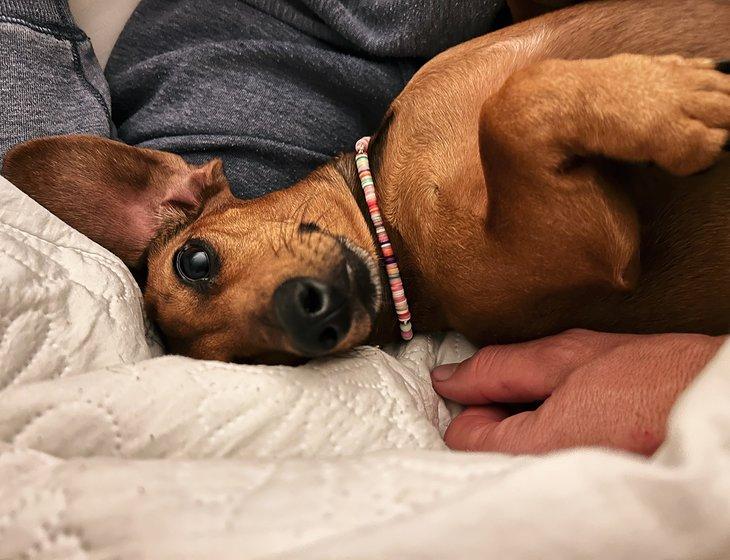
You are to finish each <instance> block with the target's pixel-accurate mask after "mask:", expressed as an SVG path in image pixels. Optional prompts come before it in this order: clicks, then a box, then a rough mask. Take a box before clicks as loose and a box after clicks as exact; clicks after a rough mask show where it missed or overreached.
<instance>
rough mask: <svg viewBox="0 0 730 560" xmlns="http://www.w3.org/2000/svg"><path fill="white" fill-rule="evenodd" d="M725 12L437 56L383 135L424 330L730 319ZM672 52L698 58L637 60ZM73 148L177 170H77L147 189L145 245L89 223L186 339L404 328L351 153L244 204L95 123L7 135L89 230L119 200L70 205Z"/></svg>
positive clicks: (188, 350) (630, 13) (538, 331)
mask: <svg viewBox="0 0 730 560" xmlns="http://www.w3.org/2000/svg"><path fill="white" fill-rule="evenodd" d="M728 28H730V4H728V3H726V2H722V1H721V0H718V1H712V0H698V1H681V0H674V1H659V0H653V1H646V2H644V1H641V2H639V1H631V0H625V1H608V2H596V3H589V4H586V5H581V6H577V7H574V8H570V9H567V10H564V11H561V12H555V13H551V14H548V15H546V16H543V17H540V18H538V19H535V20H530V21H527V22H524V23H522V24H519V25H516V26H513V27H510V28H506V29H504V30H501V31H499V32H497V33H493V34H491V35H489V36H486V37H483V38H479V39H475V40H473V41H470V42H468V43H465V44H463V45H460V46H458V47H455V48H453V49H450V50H449V51H446V52H444V53H442V54H441V55H439V56H438V57H436V58H435V59H434V60H432V61H431V62H429V63H428V64H426V65H425V66H424V67H423V68H422V69H421V70H420V71H419V72H418V73H417V74H416V76H415V77H414V78H413V79H412V81H411V82H410V83H409V84H408V86H407V87H406V88H405V90H404V91H403V93H402V94H401V95H400V96H399V97H398V98H397V99H396V100H395V101H394V103H393V104H392V106H391V108H390V110H389V112H388V114H387V115H386V119H385V121H384V125H383V128H382V129H381V130H380V131H379V132H378V133H377V134H376V135H375V136H374V138H373V140H372V142H371V146H372V148H371V150H370V157H371V162H372V166H373V172H374V177H375V181H376V191H377V194H378V197H379V201H380V206H381V210H382V213H383V217H384V219H385V223H386V228H387V230H388V232H389V233H390V237H391V240H392V241H393V246H394V249H395V253H396V255H397V257H398V258H399V261H400V265H401V270H402V274H403V278H404V283H405V288H406V292H407V296H408V298H409V301H410V303H411V308H412V312H413V322H414V328H415V330H416V331H420V332H424V331H436V330H445V329H456V330H459V331H461V332H463V333H464V334H466V335H467V336H468V337H469V338H470V339H472V340H473V341H474V342H475V343H478V344H485V343H489V342H496V341H500V342H505V341H512V340H521V339H527V338H534V337H538V336H543V335H547V334H550V333H553V332H557V331H560V330H563V329H566V328H570V327H586V328H592V329H596V330H610V331H628V332H662V331H691V332H705V333H711V334H720V333H725V332H727V330H728V318H730V282H728V279H729V278H728V277H729V276H730V220H729V219H728V217H729V215H730V166H729V164H728V159H727V157H726V156H723V155H722V149H723V145H724V144H725V143H726V142H727V138H728V132H727V129H728V127H730V95H729V94H730V78H728V77H727V76H725V75H723V74H721V73H719V72H716V71H715V70H713V64H714V63H713V62H711V61H710V60H707V59H713V60H721V59H726V58H728V57H730V36H728V34H727V29H728ZM619 53H634V55H633V56H631V55H622V56H618V57H613V55H616V54H619ZM669 54H679V55H682V56H684V57H691V58H694V57H702V58H703V59H702V60H696V59H692V60H689V59H680V58H654V57H652V56H636V55H669ZM609 57H612V58H609ZM64 143H65V144H64ZM63 147H66V148H74V149H75V152H74V153H75V158H76V162H77V163H78V164H79V165H84V166H88V165H91V166H92V167H94V166H99V165H102V164H101V163H100V162H99V154H100V153H101V152H105V151H109V153H114V154H125V155H124V157H123V158H122V159H124V160H125V161H130V162H131V161H133V160H134V159H135V156H134V153H142V154H145V158H147V162H146V163H145V164H144V165H148V166H153V167H155V169H160V168H165V169H167V168H171V169H172V168H174V173H173V172H171V176H174V177H175V181H174V186H173V187H170V185H166V186H165V187H164V188H161V187H159V185H149V184H145V185H143V186H142V187H140V185H139V184H136V185H131V184H130V181H129V180H128V179H125V178H124V177H122V176H120V175H119V174H116V175H115V174H113V173H112V175H113V177H112V178H109V172H107V171H105V172H104V173H101V172H99V173H97V172H88V170H85V171H84V174H83V176H84V179H83V180H79V183H80V184H78V185H72V186H73V188H74V189H76V188H86V189H90V188H96V189H97V190H98V187H90V186H89V185H90V184H91V183H94V182H95V181H96V182H98V181H99V180H101V178H102V175H103V180H104V181H105V182H106V183H112V184H113V185H114V186H115V187H116V188H118V189H122V190H124V191H125V192H128V191H130V190H131V191H134V193H135V195H134V196H133V197H132V198H133V199H134V200H135V201H141V202H139V203H138V204H137V206H135V207H136V208H138V210H137V211H136V213H135V214H134V216H132V218H131V219H132V220H139V219H140V218H141V221H142V222H143V223H144V227H141V228H137V229H136V230H135V231H138V233H137V236H136V237H135V239H133V240H131V244H132V246H133V247H135V248H139V247H148V246H149V249H148V250H147V251H146V252H142V253H141V252H140V251H139V250H137V249H135V251H132V252H131V253H130V252H129V251H126V252H125V251H123V250H119V248H118V245H119V243H121V241H119V239H120V236H119V235H116V236H115V235H112V236H111V237H112V239H111V241H109V240H108V239H107V238H109V235H108V232H106V233H104V234H102V235H98V234H97V235H96V236H95V238H97V239H101V241H102V242H103V244H105V246H107V247H110V246H111V248H113V249H116V252H117V253H122V254H123V256H125V262H127V263H128V264H129V265H130V266H133V267H134V266H140V265H142V264H143V263H144V262H145V261H146V265H147V272H148V277H147V284H146V290H145V299H146V303H147V307H148V310H149V311H150V313H151V315H152V316H153V318H155V319H156V320H157V322H158V324H159V325H160V326H161V328H162V331H163V333H164V334H165V337H166V339H167V341H168V343H169V345H170V348H171V349H172V350H173V351H177V352H182V353H185V354H189V355H192V356H196V357H204V358H217V359H223V360H257V361H271V360H276V361H278V360H282V359H285V358H286V356H290V355H300V356H301V355H305V356H310V355H320V354H323V353H327V352H331V351H337V350H341V349H345V348H348V347H351V346H354V345H356V344H359V343H362V342H365V341H366V340H367V341H371V342H383V341H387V340H393V339H395V338H396V337H397V333H398V327H397V324H396V322H395V318H394V314H393V311H392V308H391V305H390V302H389V300H388V298H387V297H386V295H385V291H384V290H383V289H382V285H383V282H382V280H381V279H380V278H379V277H378V276H379V275H378V273H377V270H376V268H375V266H374V263H377V262H378V253H377V250H376V247H375V243H374V240H373V236H372V231H371V227H370V226H369V224H368V222H367V221H366V220H365V219H364V217H363V215H364V212H363V200H362V195H361V194H360V193H359V192H358V191H359V186H358V181H357V173H356V170H355V167H354V162H353V155H352V154H348V155H344V156H341V157H340V158H338V159H336V160H335V161H333V162H332V163H329V164H326V165H325V166H323V167H322V168H320V169H318V170H317V171H315V172H314V173H313V174H312V175H311V176H310V177H308V178H306V179H304V180H302V181H301V182H299V183H298V184H296V185H294V186H293V187H291V188H289V189H286V190H284V191H279V192H276V193H273V194H271V195H268V196H266V197H263V198H261V199H257V200H253V201H239V200H236V199H234V198H233V197H232V196H231V195H230V193H229V192H228V191H227V189H226V188H225V181H224V179H223V178H222V176H221V174H220V172H219V170H218V169H217V168H216V167H215V166H212V167H211V166H208V167H205V168H202V169H193V168H185V169H189V171H188V173H189V175H190V178H189V179H186V180H182V181H181V179H180V177H181V176H184V175H185V174H184V172H181V171H180V169H181V167H180V166H181V162H179V161H175V162H171V161H169V158H171V157H174V156H170V155H169V154H164V155H160V154H159V153H157V154H155V153H153V152H150V151H149V150H139V149H136V148H130V147H126V146H122V145H119V144H116V143H113V142H110V141H105V140H101V139H88V138H86V139H81V138H73V139H70V140H69V139H43V140H37V141H32V142H30V143H28V144H26V145H23V146H20V147H18V148H16V149H14V150H13V151H11V152H10V153H9V155H8V157H7V158H6V161H5V166H4V168H3V173H4V174H5V175H6V176H7V177H8V178H9V179H10V180H11V181H13V182H15V184H17V185H18V186H19V187H21V188H23V189H24V190H26V192H28V193H29V194H31V195H32V196H34V197H35V198H36V199H38V200H39V201H40V202H41V203H42V204H44V205H45V206H46V207H48V208H49V209H51V210H52V211H54V212H55V213H57V214H59V215H61V216H62V217H64V218H65V219H66V221H68V222H69V223H70V224H71V225H73V226H75V227H77V228H78V229H80V230H81V231H84V232H87V233H91V234H92V237H94V232H95V231H97V230H98V228H95V226H94V224H98V223H99V222H100V221H101V222H102V223H103V222H104V221H108V219H109V217H108V216H107V215H106V214H108V213H112V212H119V211H122V212H127V214H129V211H126V210H124V208H121V210H120V206H119V205H116V206H115V205H114V204H111V205H109V204H105V205H104V206H103V207H102V208H101V209H100V210H99V211H98V212H97V213H96V214H94V215H93V216H92V215H91V213H89V214H88V215H81V216H79V215H74V213H73V210H74V209H73V208H72V207H69V204H68V203H62V202H59V200H63V197H59V196H58V191H61V192H62V193H63V192H66V193H68V192H69V189H70V188H72V186H69V185H68V184H66V183H65V182H67V181H68V174H64V175H65V179H64V181H65V182H62V181H61V179H58V178H57V177H58V176H59V175H60V174H59V173H58V172H57V171H54V168H56V167H58V166H60V167H62V168H68V166H69V162H68V160H67V158H66V156H64V154H63V152H62V148H63ZM118 160H119V157H117V156H114V157H109V158H108V159H107V160H106V162H105V163H104V165H107V166H108V165H112V166H113V165H114V161H118ZM38 161H41V162H42V164H39V163H38ZM648 164H653V165H648ZM140 165H142V164H140ZM182 165H184V164H182ZM77 167H78V166H77ZM699 172H702V173H700V174H697V173H699ZM149 173H150V176H152V175H154V174H153V173H152V171H150V172H149ZM181 173H182V175H181ZM148 183H149V181H148ZM181 184H182V185H183V186H181ZM185 185H187V186H185ZM150 193H151V194H150ZM160 193H164V194H163V195H161V194H160ZM181 193H182V194H181ZM353 195H354V196H353ZM115 198H116V199H121V200H122V202H123V201H124V200H126V199H128V198H129V197H124V196H122V197H119V196H115ZM145 201H147V202H145ZM145 209H146V210H145ZM99 212H100V213H99ZM171 212H172V216H173V217H172V218H169V217H166V216H169V215H170V213H171ZM140 232H141V233H140ZM181 255H182V256H181ZM196 259H197V260H196ZM181 263H182V264H181ZM201 263H203V264H201ZM206 263H207V264H206ZM206 267H207V268H206ZM181 269H182V272H181ZM206 270H207V271H208V273H207V275H204V276H200V278H194V277H195V276H198V275H200V274H204V273H205V271H206ZM181 276H182V277H184V282H181ZM191 277H193V278H192V279H191ZM333 302H334V303H333ZM304 331H312V332H313V333H314V335H312V336H310V334H311V333H310V334H306V333H305V334H302V333H303V332H304ZM333 333H334V334H333Z"/></svg>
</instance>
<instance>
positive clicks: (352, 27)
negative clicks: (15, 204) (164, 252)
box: [0, 0, 722, 453]
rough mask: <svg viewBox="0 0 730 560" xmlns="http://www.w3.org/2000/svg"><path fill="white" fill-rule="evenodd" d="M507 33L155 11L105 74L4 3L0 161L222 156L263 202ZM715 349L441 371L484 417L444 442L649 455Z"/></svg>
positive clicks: (564, 345)
mask: <svg viewBox="0 0 730 560" xmlns="http://www.w3.org/2000/svg"><path fill="white" fill-rule="evenodd" d="M508 21H509V19H508V14H507V12H506V8H505V5H504V3H503V2H502V1H501V0H402V1H401V2H397V3H396V2H381V1H373V2H361V1H355V0H299V1H294V0H292V1H284V0H247V1H246V2H242V1H240V0H218V1H217V2H216V3H215V5H214V7H211V4H210V3H205V2H199V1H196V0H178V1H177V2H166V1H165V0H143V1H142V2H141V3H140V5H139V6H138V8H137V9H136V11H135V12H134V14H133V15H132V17H131V18H130V20H129V22H128V23H127V25H126V26H125V29H124V30H123V32H122V34H121V36H120V37H119V39H118V42H117V44H116V45H115V48H114V50H113V52H112V54H111V57H110V59H109V63H108V65H107V68H106V72H103V71H102V69H101V68H100V67H99V65H98V63H97V61H96V59H95V56H94V52H93V48H92V45H91V43H90V41H89V39H88V38H87V37H86V35H85V34H84V33H83V32H82V31H81V30H80V29H79V28H78V26H77V25H76V23H75V21H74V19H73V16H72V14H71V12H70V10H69V7H68V4H67V1H66V0H24V1H22V2H20V1H17V0H0V52H2V53H3V57H2V59H0V99H2V108H1V109H0V158H2V157H3V156H4V154H5V153H6V152H7V150H9V149H10V148H11V147H12V146H13V145H15V144H17V143H20V142H23V141H26V140H29V139H31V138H35V137H38V136H45V135H56V134H68V133H85V134H95V135H100V136H106V137H112V138H118V139H120V140H122V141H124V142H126V143H128V144H132V145H137V146H144V147H148V148H155V149H160V150H165V151H171V152H175V153H178V154H180V155H181V156H183V157H184V158H185V159H187V160H188V161H191V162H193V163H201V162H202V161H204V160H207V159H210V158H211V157H215V156H218V157H221V158H222V159H223V161H224V166H225V172H226V175H227V177H228V179H229V181H230V183H231V188H232V190H233V193H234V194H235V195H236V196H239V197H243V198H246V197H254V196H260V195H262V194H265V193H266V192H269V191H272V190H275V189H279V188H283V187H286V186H288V185H290V184H292V183H293V182H295V181H296V180H297V179H299V178H301V177H303V176H304V175H306V174H307V173H308V172H310V171H311V170H312V169H314V168H315V167H317V166H318V165H319V164H321V163H323V162H324V161H326V160H327V159H328V158H330V157H332V156H333V155H335V154H337V153H338V152H341V151H345V150H350V149H351V147H352V144H353V141H354V140H355V139H357V138H359V137H361V136H363V135H365V134H368V133H371V132H372V131H373V130H375V129H376V128H377V125H378V123H379V121H380V118H381V117H382V115H383V114H384V112H385V110H386V108H387V106H388V104H389V103H390V102H391V101H392V99H393V98H394V97H395V96H396V95H397V94H398V92H399V91H400V90H401V89H402V88H403V86H404V85H405V83H406V82H407V81H408V79H409V78H410V77H411V76H412V75H413V73H414V72H415V71H416V70H417V69H418V67H419V66H420V65H421V64H423V62H425V61H426V60H427V59H428V58H429V57H432V56H433V55H435V54H437V53H438V52H440V51H442V50H444V49H446V48H448V47H450V46H452V45H455V44H457V43H460V42H463V41H465V40H468V39H470V38H472V37H475V36H478V35H481V34H484V33H486V32H488V31H490V30H493V29H495V28H497V27H499V26H501V25H504V24H505V23H507V22H508ZM721 342H722V340H721V339H719V338H710V337H703V336H699V335H681V334H668V335H657V336H631V335H611V334H601V333H588V332H580V331H574V332H568V333H564V334H562V335H558V336H555V337H551V338H547V339H543V340H539V341H534V342H530V343H525V344H520V345H513V346H494V347H488V348H485V349H483V350H481V351H480V352H478V353H477V354H476V355H475V356H474V357H473V358H471V359H469V360H467V361H466V362H464V363H462V364H458V365H457V364H452V365H447V366H443V367H440V368H437V369H436V370H435V371H434V372H433V380H434V381H433V383H434V387H435V389H436V390H437V391H438V392H439V393H440V394H442V395H443V396H445V397H447V398H450V399H453V400H455V401H458V402H461V403H464V404H468V405H480V406H477V407H471V408H468V409H467V410H466V411H465V412H464V413H462V414H461V415H460V416H459V417H458V418H457V419H456V420H455V421H454V422H453V423H452V425H451V427H450V428H449V430H448V432H447V434H446V441H447V443H448V444H449V445H451V446H452V447H454V448H457V449H480V450H496V451H505V452H527V453H534V452H542V451H547V450H551V449H555V448H559V447H569V446H573V445H584V444H599V445H612V446H616V447H621V448H625V449H631V450H636V451H640V452H645V453H647V452H651V451H652V450H653V449H654V448H655V447H656V445H657V444H658V442H659V441H660V440H661V438H662V437H663V430H664V425H665V422H666V416H667V412H668V410H669V408H670V407H671V405H672V403H673V402H674V400H675V399H676V397H677V395H678V394H679V392H681V390H682V389H684V387H686V385H687V384H688V383H689V382H690V381H691V379H692V378H693V376H695V375H696V374H697V372H699V371H700V369H701V368H702V366H703V365H704V363H706V362H707V361H708V360H709V359H710V357H711V355H712V354H713V353H714V352H715V351H716V349H717V348H718V347H719V345H720V344H721ZM533 401H542V404H540V406H539V407H538V408H537V409H536V410H535V411H526V412H522V413H518V414H510V410H512V411H513V410H514V408H511V409H510V410H508V409H505V408H504V407H503V406H498V405H497V404H496V403H501V404H502V405H503V404H505V403H508V404H511V405H514V404H515V403H520V404H525V403H530V402H533Z"/></svg>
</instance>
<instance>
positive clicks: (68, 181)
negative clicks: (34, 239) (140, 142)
mask: <svg viewBox="0 0 730 560" xmlns="http://www.w3.org/2000/svg"><path fill="white" fill-rule="evenodd" d="M2 174H3V175H4V176H5V177H6V178H7V179H8V180H9V181H11V182H12V183H13V184H15V185H16V186H17V187H18V188H19V189H21V190H22V191H23V192H25V193H26V194H28V195H29V196H31V197H32V198H34V199H35V200H36V201H37V202H39V203H40V204H41V205H43V206H45V207H46V208H47V209H48V210H50V211H51V212H52V213H53V214H55V215H56V216H58V217H59V218H61V219H62V220H63V221H64V222H66V223H67V224H69V225H70V226H71V227H73V228H75V229H77V230H79V231H80V232H81V233H83V234H85V235H86V236H88V237H90V238H91V239H93V240H94V241H96V242H97V243H99V244H100V245H102V246H103V247H105V248H107V249H109V250H110V251H111V252H112V253H114V254H116V255H117V256H118V257H120V258H121V259H122V260H123V261H124V262H125V264H127V266H129V267H130V268H132V269H134V268H138V267H139V266H140V265H142V264H143V263H142V260H143V258H144V256H145V251H146V249H147V246H148V245H149V243H150V241H151V240H152V239H153V237H154V236H155V234H156V233H157V231H158V230H159V229H160V227H161V226H162V225H163V223H164V221H165V219H166V218H167V217H168V216H176V218H177V219H180V218H181V217H185V218H188V219H190V220H192V219H194V218H195V217H196V216H197V215H198V214H199V213H200V212H201V211H202V208H203V205H204V204H205V203H206V201H207V200H209V199H210V198H211V197H212V196H214V195H216V194H218V193H220V192H223V191H224V190H227V189H228V183H227V181H226V180H225V177H224V175H223V170H222V164H221V161H220V160H218V159H215V160H212V161H210V162H209V163H207V164H206V165H203V166H199V167H195V166H191V165H189V164H188V163H186V162H185V161H184V160H183V159H182V158H181V157H179V156H177V155H174V154H169V153H165V152H159V151H156V150H148V149H145V148H135V147H132V146H127V145H126V144H123V143H121V142H116V141H113V140H109V139H106V138H100V137H95V136H81V135H70V136H54V137H47V138H39V139H36V140H31V141H29V142H25V143H23V144H20V145H18V146H15V147H14V148H13V149H12V150H10V151H9V152H8V154H7V155H6V157H5V161H4V163H3V168H2Z"/></svg>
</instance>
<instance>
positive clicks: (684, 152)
mask: <svg viewBox="0 0 730 560" xmlns="http://www.w3.org/2000/svg"><path fill="white" fill-rule="evenodd" d="M635 60H636V59H635ZM641 64H642V65H643V66H645V68H643V69H642V70H644V71H645V73H644V72H642V74H644V77H645V78H646V81H645V82H644V85H643V87H642V88H641V89H644V90H645V91H644V92H642V93H644V94H646V95H645V97H644V100H643V101H644V102H643V103H642V102H640V103H639V106H640V107H641V108H642V111H641V113H640V115H639V116H640V118H642V119H644V120H645V122H644V123H643V124H644V126H645V127H646V131H645V132H646V133H647V134H648V135H650V138H647V139H646V140H648V142H647V143H646V147H648V148H649V149H650V150H651V152H652V153H651V154H650V159H651V160H653V161H654V163H656V164H657V165H659V166H660V167H662V168H664V169H665V170H666V171H668V172H670V173H673V174H675V175H691V174H693V173H698V172H700V171H703V170H705V169H707V168H708V167H710V166H711V165H713V164H714V163H715V162H716V161H717V159H718V158H719V157H720V154H721V152H722V151H723V150H727V149H728V138H729V137H730V133H729V130H730V76H729V75H728V69H729V68H730V62H728V61H725V62H720V63H717V62H716V61H713V60H710V59H704V58H691V59H688V58H682V57H679V56H663V57H645V58H644V60H643V61H642V63H641ZM640 91H641V90H640ZM647 102H648V104H652V105H653V108H651V106H650V105H648V104H647ZM642 128H643V127H642ZM652 128H653V129H654V130H653V133H652V131H651V129H652Z"/></svg>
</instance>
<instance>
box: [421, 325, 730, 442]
mask: <svg viewBox="0 0 730 560" xmlns="http://www.w3.org/2000/svg"><path fill="white" fill-rule="evenodd" d="M726 339H727V337H722V336H716V337H712V336H705V335H699V334H683V333H682V334H679V333H669V334H655V335H635V334H613V333H599V332H592V331H585V330H570V331H566V332H564V333H561V334H558V335H555V336H551V337H547V338H543V339H539V340H534V341H531V342H525V343H521V344H510V345H501V346H499V345H498V346H488V347H486V348H483V349H482V350H480V351H478V352H477V353H476V354H475V355H474V356H472V357H471V358H469V359H468V360H465V361H464V362H461V363H460V364H447V365H443V366H440V367H437V368H436V369H435V370H434V371H433V372H432V380H433V386H434V389H435V390H436V392H438V393H439V394H440V395H442V396H443V397H445V398H447V399H451V400H454V401H456V402H459V403H462V404H465V405H469V406H467V408H466V409H465V410H464V411H463V412H462V413H461V414H460V415H458V416H457V417H456V418H455V419H454V420H453V421H452V422H451V424H450V425H449V427H448V429H447V431H446V434H445V440H446V443H447V445H448V446H449V447H451V448H453V449H459V450H471V451H496V452H502V453H529V454H535V453H545V452H548V451H554V450H557V449H562V448H568V447H578V446H603V447H612V448H618V449H623V450H626V451H632V452H635V453H641V454H644V455H651V454H652V453H654V451H656V449H657V448H658V447H659V445H660V444H661V443H662V442H663V441H664V437H665V434H666V429H667V419H668V417H669V413H670V410H671V408H672V407H673V405H674V403H675V402H676V400H677V398H678V397H679V395H680V394H681V393H682V391H684V390H685V389H686V388H687V386H688V385H689V384H690V383H691V382H692V380H693V379H694V378H695V377H696V376H697V375H698V374H699V373H700V372H701V371H702V369H703V368H704V366H705V365H706V364H707V363H708V362H709V361H710V360H711V359H712V357H713V356H714V355H715V354H716V353H717V351H718V350H719V348H720V346H722V344H723V342H724V341H725V340H726ZM515 405H516V406H515Z"/></svg>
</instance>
